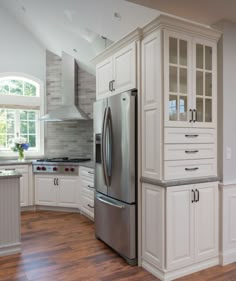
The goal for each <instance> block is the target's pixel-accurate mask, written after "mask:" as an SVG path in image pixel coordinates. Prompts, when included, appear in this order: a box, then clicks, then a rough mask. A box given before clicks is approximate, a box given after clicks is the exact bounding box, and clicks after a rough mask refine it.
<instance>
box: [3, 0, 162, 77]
mask: <svg viewBox="0 0 236 281" xmlns="http://www.w3.org/2000/svg"><path fill="white" fill-rule="evenodd" d="M0 8H4V9H6V10H7V11H8V12H9V13H10V14H11V15H12V16H13V17H14V18H15V19H16V20H17V21H18V22H19V23H20V24H23V25H24V26H25V28H26V29H28V30H29V31H30V32H31V33H32V34H33V36H34V37H36V39H37V40H38V41H39V42H40V43H41V44H42V45H43V46H44V47H45V48H46V49H48V50H50V51H52V52H54V53H56V54H58V55H61V52H62V51H65V52H67V53H69V54H71V55H73V56H74V57H75V58H76V59H77V60H78V61H79V63H80V65H81V66H83V67H84V68H85V69H87V70H89V71H90V72H93V71H94V66H93V65H92V64H91V63H90V60H91V59H92V58H93V57H94V56H95V55H96V54H98V53H99V52H100V51H101V50H102V49H104V48H105V47H106V46H107V45H109V44H111V42H112V41H117V40H119V39H120V38H122V37H123V36H124V35H126V34H127V33H129V32H130V31H132V30H133V29H135V28H136V27H138V26H140V27H141V26H143V25H145V24H146V23H147V22H149V21H150V20H152V19H153V18H155V17H156V16H157V15H158V14H159V12H158V11H156V10H152V9H150V8H146V7H143V6H140V5H136V4H133V3H130V2H127V1H124V0H40V1H36V0H35V1H32V0H1V1H0ZM101 36H103V37H106V38H107V40H106V39H104V38H102V37H101Z"/></svg>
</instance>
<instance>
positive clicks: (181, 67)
mask: <svg viewBox="0 0 236 281" xmlns="http://www.w3.org/2000/svg"><path fill="white" fill-rule="evenodd" d="M164 42H165V43H164V68H165V70H164V71H165V74H164V80H165V82H164V88H165V125H166V126H179V127H182V126H183V127H192V126H194V127H211V126H212V125H213V123H214V122H215V120H214V119H215V116H214V95H215V89H214V87H213V85H214V83H216V81H214V79H215V76H214V75H215V67H216V65H215V58H214V57H213V55H214V52H215V49H214V45H211V44H209V42H203V41H201V40H199V42H198V41H195V39H192V37H191V36H183V35H182V34H181V35H179V34H178V33H175V32H167V31H166V32H165V41H164ZM207 43H208V44H207Z"/></svg>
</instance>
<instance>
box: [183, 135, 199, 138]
mask: <svg viewBox="0 0 236 281" xmlns="http://www.w3.org/2000/svg"><path fill="white" fill-rule="evenodd" d="M198 136H199V135H185V137H186V138H197V137H198Z"/></svg>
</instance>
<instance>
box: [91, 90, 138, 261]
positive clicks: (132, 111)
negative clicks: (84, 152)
mask: <svg viewBox="0 0 236 281" xmlns="http://www.w3.org/2000/svg"><path fill="white" fill-rule="evenodd" d="M136 95H137V92H136V91H127V92H124V93H121V94H118V95H115V96H112V97H109V98H106V99H103V100H100V101H97V102H96V103H95V105H94V133H95V188H96V193H95V234H96V237H97V238H98V239H100V240H102V241H104V242H105V243H106V244H107V245H109V246H110V247H111V248H113V249H114V250H115V251H116V252H118V253H119V254H120V255H121V256H122V257H124V258H125V259H126V261H127V262H128V263H129V264H133V265H134V264H136V263H137V247H136V242H137V241H136V239H137V238H136V185H137V172H136V155H137V153H136Z"/></svg>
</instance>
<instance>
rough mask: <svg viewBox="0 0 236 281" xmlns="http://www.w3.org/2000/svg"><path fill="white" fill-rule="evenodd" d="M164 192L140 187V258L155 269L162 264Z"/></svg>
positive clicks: (149, 187) (152, 187) (159, 189)
mask: <svg viewBox="0 0 236 281" xmlns="http://www.w3.org/2000/svg"><path fill="white" fill-rule="evenodd" d="M163 193H164V191H163V189H162V188H159V187H157V186H152V185H150V184H143V185H142V237H143V240H142V257H143V259H144V260H147V261H150V262H151V263H153V264H155V265H156V266H157V267H159V268H162V266H163V264H164V244H165V241H164V235H163V233H164V194H163Z"/></svg>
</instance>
